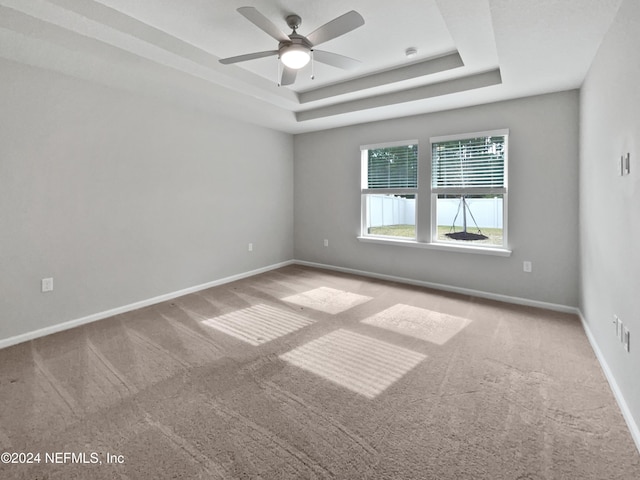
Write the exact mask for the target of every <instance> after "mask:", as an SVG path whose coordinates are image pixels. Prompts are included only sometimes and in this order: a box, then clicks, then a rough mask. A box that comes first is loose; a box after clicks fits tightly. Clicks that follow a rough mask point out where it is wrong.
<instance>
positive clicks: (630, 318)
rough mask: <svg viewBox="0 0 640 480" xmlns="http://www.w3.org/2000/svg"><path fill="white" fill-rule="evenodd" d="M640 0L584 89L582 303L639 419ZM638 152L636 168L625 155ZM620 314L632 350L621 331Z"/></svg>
mask: <svg viewBox="0 0 640 480" xmlns="http://www.w3.org/2000/svg"><path fill="white" fill-rule="evenodd" d="M638 46H640V2H638V1H637V0H627V1H625V2H624V3H623V4H622V6H621V7H620V10H619V12H618V16H617V17H616V20H615V21H614V23H613V25H612V26H611V28H610V30H609V33H608V34H607V36H606V37H605V39H604V41H603V43H602V45H601V47H600V50H599V52H598V55H597V56H596V58H595V60H594V62H593V64H592V66H591V69H590V71H589V73H588V75H587V78H586V80H585V82H584V85H583V88H582V90H581V95H580V107H581V109H580V111H581V112H580V238H581V255H580V258H581V298H580V308H581V310H582V312H583V315H584V317H585V320H586V322H587V324H588V326H589V329H590V330H591V332H592V333H593V336H594V337H595V339H596V342H597V344H598V347H599V349H600V351H601V352H602V355H603V356H604V358H605V359H606V363H607V364H608V366H609V368H610V370H611V372H612V374H613V376H614V377H615V379H616V383H617V384H618V387H619V388H620V390H621V392H622V394H623V396H624V398H625V400H626V403H627V405H628V407H629V409H630V411H631V412H632V413H633V415H634V416H635V423H636V425H638V422H639V421H640V382H638V379H639V378H640V376H639V372H640V313H639V312H640V113H639V112H640V88H639V85H640V61H638ZM627 152H630V153H631V174H630V175H628V176H625V177H621V176H619V168H620V165H619V161H620V160H619V159H620V156H621V155H622V154H626V153H627ZM614 314H617V315H618V316H619V317H620V318H621V319H622V321H623V322H624V323H625V324H626V325H627V326H628V327H629V329H630V331H631V352H630V353H627V352H625V351H624V350H623V349H622V346H621V343H620V341H619V340H618V339H617V338H616V337H615V328H614V326H613V323H612V316H613V315H614Z"/></svg>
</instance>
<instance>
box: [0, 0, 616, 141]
mask: <svg viewBox="0 0 640 480" xmlns="http://www.w3.org/2000/svg"><path fill="white" fill-rule="evenodd" d="M620 3H621V0H538V1H536V2H531V1H530V0H396V1H394V2H388V1H382V0H375V1H372V0H352V1H351V2H348V3H345V2H344V1H337V0H324V1H322V2H309V1H307V0H276V1H270V0H246V1H245V2H237V1H231V0H217V1H216V0H208V1H205V0H181V1H179V2H177V1H175V0H145V1H131V0H101V1H97V0H30V1H29V2H25V1H24V0H0V57H2V58H4V59H6V60H9V61H15V62H20V63H24V64H27V65H32V66H36V67H41V68H46V69H50V70H54V71H58V72H61V73H64V74H67V75H72V76H75V77H78V78H82V79H86V80H90V81H95V82H99V83H102V84H105V85H108V86H111V87H116V88H123V89H127V90H129V91H134V92H136V93H138V94H142V95H147V96H151V97H162V98H166V99H169V100H171V101H174V102H178V103H181V104H184V105H187V106H190V107H196V108H200V109H204V110H207V111H211V112H216V113H220V114H223V115H228V116H231V117H234V118H241V119H242V120H245V121H249V122H252V123H256V124H260V125H264V126H268V127H270V128H275V129H279V130H282V131H285V132H290V133H299V132H305V131H312V130H319V129H325V128H334V127H338V126H343V125H349V124H354V123H361V122H367V121H374V120H380V119H387V118H394V117H399V116H406V115H413V114H420V113H426V112H433V111H439V110H445V109H451V108H458V107H464V106H469V105H476V104H481V103H487V102H493V101H499V100H504V99H509V98H516V97H522V96H528V95H535V94H540V93H548V92H552V91H560V90H567V89H572V88H578V87H579V86H580V85H581V83H582V80H583V79H584V76H585V75H586V72H587V70H588V68H589V66H590V64H591V60H592V59H593V57H594V56H595V53H596V51H597V49H598V47H599V45H600V43H601V41H602V38H603V37H604V35H605V33H606V32H607V30H608V28H609V26H610V24H611V22H612V21H613V18H614V16H615V14H616V12H617V10H618V8H619V6H620ZM244 5H246V6H253V7H256V8H257V9H258V10H259V11H260V12H261V13H262V14H264V15H265V16H266V17H267V18H269V20H271V21H272V22H273V23H274V24H275V25H277V26H278V27H280V28H281V29H282V30H283V31H284V32H285V33H290V30H289V29H288V27H287V25H286V23H285V20H284V18H285V17H286V16H287V15H289V14H297V15H299V16H301V17H302V25H301V26H300V28H299V33H301V34H303V35H305V34H309V33H310V32H311V31H313V30H315V29H316V28H318V27H319V26H321V25H323V24H325V23H326V22H328V21H330V20H332V19H333V18H335V17H338V16H339V15H342V14H344V13H346V12H347V11H349V10H356V11H358V12H359V13H360V14H361V15H362V16H363V17H364V19H365V25H364V26H362V27H360V28H358V29H356V30H353V31H352V32H349V33H348V34H346V35H344V36H341V37H339V38H336V39H333V40H331V41H328V42H326V43H324V44H322V46H321V48H322V50H327V51H331V52H335V53H339V54H341V55H346V56H349V57H353V58H356V59H358V60H360V61H361V62H362V64H361V66H360V67H359V68H358V69H357V70H353V71H344V70H340V69H337V68H334V67H331V66H327V65H324V64H320V63H318V62H315V65H314V67H313V70H314V72H313V73H314V75H315V78H314V79H313V80H312V79H311V78H310V77H311V66H307V67H305V68H304V69H302V70H301V71H300V72H299V73H298V77H297V80H296V83H295V84H293V85H291V86H288V87H279V86H278V85H277V73H278V60H277V58H275V57H271V58H263V59H259V60H252V61H249V62H243V63H240V64H234V65H222V64H220V63H219V62H218V59H219V58H224V57H228V56H234V55H240V54H244V53H250V52H255V51H262V50H273V49H276V48H277V41H276V40H274V39H273V38H271V37H270V36H269V35H267V34H266V33H264V32H263V31H261V30H260V29H258V28H257V27H256V26H255V25H253V24H252V23H250V22H249V21H248V20H247V19H246V18H244V17H243V16H241V15H240V14H239V13H238V12H237V11H236V9H237V8H238V7H239V6H244ZM410 47H413V48H415V49H417V51H418V55H417V56H415V57H413V58H411V59H409V58H407V57H406V55H405V51H406V49H407V48H410Z"/></svg>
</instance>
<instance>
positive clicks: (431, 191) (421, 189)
mask: <svg viewBox="0 0 640 480" xmlns="http://www.w3.org/2000/svg"><path fill="white" fill-rule="evenodd" d="M508 136H509V132H508V130H506V129H504V130H494V131H489V132H477V133H467V134H462V135H450V136H446V137H434V138H431V139H430V144H431V152H430V153H431V164H430V165H429V164H423V165H422V167H427V168H425V169H423V170H420V169H419V166H420V161H421V160H419V156H418V141H417V140H408V141H402V142H394V143H385V144H379V145H365V146H362V147H360V150H361V165H362V178H361V186H360V195H361V202H362V222H361V234H360V236H359V237H358V238H359V239H360V240H361V241H364V242H371V243H383V244H394V245H403V246H410V247H420V248H433V249H440V250H450V251H451V250H453V251H461V250H464V251H466V252H470V253H483V254H488V255H500V256H509V255H510V254H511V252H510V251H509V250H508V249H507V245H508V243H507V156H508V155H507V152H508ZM423 157H424V152H423ZM426 161H427V160H426V158H423V160H422V162H426ZM422 167H420V168H422ZM429 167H430V168H429ZM419 170H420V172H422V173H420V174H419ZM425 170H426V171H425ZM429 175H431V182H429Z"/></svg>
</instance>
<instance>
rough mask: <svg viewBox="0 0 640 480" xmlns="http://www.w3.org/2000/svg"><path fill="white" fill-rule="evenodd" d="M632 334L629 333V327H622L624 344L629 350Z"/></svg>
mask: <svg viewBox="0 0 640 480" xmlns="http://www.w3.org/2000/svg"><path fill="white" fill-rule="evenodd" d="M630 336H631V334H630V333H629V329H628V328H627V327H624V328H623V329H622V346H623V347H624V349H625V350H626V351H627V352H628V351H629V337H630Z"/></svg>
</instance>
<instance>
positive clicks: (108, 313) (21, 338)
mask: <svg viewBox="0 0 640 480" xmlns="http://www.w3.org/2000/svg"><path fill="white" fill-rule="evenodd" d="M293 263H294V262H293V260H288V261H286V262H280V263H276V264H273V265H268V266H266V267H262V268H258V269H256V270H250V271H248V272H243V273H238V274H236V275H231V276H229V277H225V278H220V279H218V280H213V281H211V282H207V283H203V284H202V285H196V286H193V287H189V288H185V289H183V290H178V291H176V292H171V293H166V294H164V295H159V296H157V297H153V298H149V299H147V300H141V301H139V302H135V303H130V304H129V305H124V306H122V307H117V308H112V309H110V310H105V311H104V312H99V313H94V314H92V315H88V316H86V317H82V318H77V319H75V320H69V321H68V322H63V323H58V324H56V325H51V326H50V327H45V328H40V329H38V330H34V331H31V332H27V333H22V334H20V335H16V336H14V337H9V338H4V339H0V349H1V348H6V347H10V346H12V345H17V344H18V343H22V342H26V341H29V340H33V339H35V338H40V337H44V336H46V335H51V334H52V333H58V332H62V331H63V330H69V329H71V328H74V327H79V326H80V325H85V324H87V323H91V322H95V321H98V320H102V319H103V318H108V317H112V316H114V315H118V314H121V313H126V312H130V311H132V310H137V309H138V308H143V307H148V306H149V305H154V304H156V303H160V302H166V301H167V300H172V299H174V298H177V297H181V296H183V295H188V294H190V293H194V292H199V291H200V290H206V289H207V288H211V287H216V286H218V285H223V284H225V283H230V282H235V281H236V280H241V279H243V278H247V277H252V276H253V275H258V274H260V273H264V272H268V271H270V270H275V269H276V268H281V267H286V266H287V265H291V264H293Z"/></svg>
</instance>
